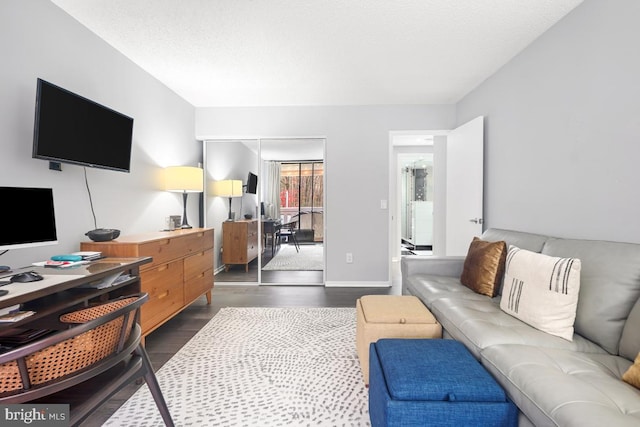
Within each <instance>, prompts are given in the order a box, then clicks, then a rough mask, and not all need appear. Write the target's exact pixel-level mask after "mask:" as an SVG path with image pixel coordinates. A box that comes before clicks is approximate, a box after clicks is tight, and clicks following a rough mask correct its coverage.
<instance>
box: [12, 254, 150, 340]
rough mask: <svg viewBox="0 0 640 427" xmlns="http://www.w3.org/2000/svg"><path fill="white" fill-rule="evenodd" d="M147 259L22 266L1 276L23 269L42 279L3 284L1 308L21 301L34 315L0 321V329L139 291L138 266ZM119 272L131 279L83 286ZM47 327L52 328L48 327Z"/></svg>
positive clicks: (147, 260)
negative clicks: (103, 286)
mask: <svg viewBox="0 0 640 427" xmlns="http://www.w3.org/2000/svg"><path fill="white" fill-rule="evenodd" d="M150 262H151V258H150V257H140V258H104V259H101V260H98V261H91V262H90V263H88V264H84V265H79V266H76V267H70V268H60V269H58V268H45V267H25V268H20V269H15V270H14V271H13V272H12V273H10V274H7V275H3V276H2V277H4V276H7V277H11V276H13V275H14V274H17V273H22V272H25V271H35V272H36V273H38V274H40V275H41V276H42V277H44V280H40V281H37V282H28V283H10V284H8V285H5V286H3V287H2V289H5V290H7V291H9V293H8V294H7V295H3V296H1V297H0V308H5V307H11V306H12V305H16V304H22V305H23V308H22V309H23V310H32V311H35V312H36V314H34V315H33V316H30V317H27V318H26V319H23V320H20V321H18V322H14V323H0V331H1V330H3V329H9V328H15V327H18V326H20V325H24V324H27V323H29V324H31V323H33V322H34V321H36V320H42V319H43V318H45V317H48V316H51V315H53V317H55V318H56V319H57V315H58V314H59V313H61V312H63V311H71V310H72V309H73V308H74V307H82V306H85V305H87V304H88V302H89V301H90V300H97V301H104V300H106V299H107V298H115V297H118V296H121V295H127V294H134V293H138V292H140V290H141V289H140V277H139V276H140V266H141V265H144V264H147V263H150ZM120 273H127V274H129V275H130V276H131V278H130V279H127V280H124V281H122V282H119V283H118V284H116V285H114V286H111V287H108V288H104V289H93V288H83V287H82V286H83V285H87V284H89V283H94V282H98V281H100V280H103V279H105V278H108V277H112V276H114V275H117V274H120ZM56 323H57V322H56ZM30 326H31V325H30ZM49 326H50V325H49ZM49 329H51V328H50V327H49Z"/></svg>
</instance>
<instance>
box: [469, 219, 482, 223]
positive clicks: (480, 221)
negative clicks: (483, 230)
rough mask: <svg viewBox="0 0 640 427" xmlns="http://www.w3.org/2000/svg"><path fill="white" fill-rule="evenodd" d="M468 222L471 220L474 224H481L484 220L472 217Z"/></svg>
mask: <svg viewBox="0 0 640 427" xmlns="http://www.w3.org/2000/svg"><path fill="white" fill-rule="evenodd" d="M469 222H473V223H474V224H482V223H483V222H484V221H482V218H472V219H470V220H469Z"/></svg>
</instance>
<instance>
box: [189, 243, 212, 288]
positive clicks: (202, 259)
mask: <svg viewBox="0 0 640 427" xmlns="http://www.w3.org/2000/svg"><path fill="white" fill-rule="evenodd" d="M212 263H213V249H209V250H208V251H205V252H199V253H197V254H193V255H191V256H189V257H187V258H185V259H184V280H189V279H191V278H193V277H196V276H199V275H201V274H202V272H204V271H205V270H208V269H210V268H211V266H212Z"/></svg>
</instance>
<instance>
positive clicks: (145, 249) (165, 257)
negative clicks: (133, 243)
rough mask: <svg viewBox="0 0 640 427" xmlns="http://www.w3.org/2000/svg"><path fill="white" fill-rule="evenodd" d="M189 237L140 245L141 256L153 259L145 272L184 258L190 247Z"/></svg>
mask: <svg viewBox="0 0 640 427" xmlns="http://www.w3.org/2000/svg"><path fill="white" fill-rule="evenodd" d="M187 237H189V236H181V237H174V238H169V237H167V238H166V239H160V240H154V241H152V242H146V243H143V244H141V245H140V254H141V256H150V257H153V261H152V263H151V264H150V265H146V266H145V270H147V269H150V268H153V267H154V266H156V265H159V264H163V263H166V262H168V261H172V260H174V259H178V258H181V257H183V256H184V253H185V252H186V251H187V248H188V245H189V240H188V238H187Z"/></svg>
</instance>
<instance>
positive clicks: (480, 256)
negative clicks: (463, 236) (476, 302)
mask: <svg viewBox="0 0 640 427" xmlns="http://www.w3.org/2000/svg"><path fill="white" fill-rule="evenodd" d="M506 257H507V244H506V242H504V241H499V242H487V241H485V240H481V239H479V238H478V237H474V238H473V241H472V242H471V245H469V252H468V253H467V258H466V259H465V260H464V267H463V269H462V276H461V277H460V283H462V284H463V285H465V286H466V287H468V288H469V289H471V290H473V291H474V292H477V293H479V294H482V295H487V296H489V297H492V298H493V297H494V296H496V294H497V293H498V289H499V288H500V283H501V282H502V276H503V275H504V263H505V259H506Z"/></svg>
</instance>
